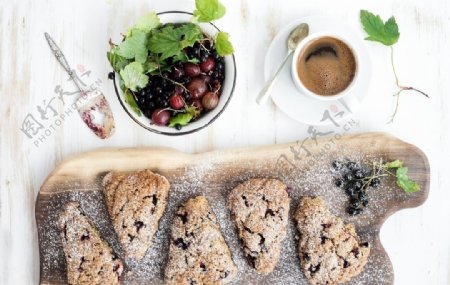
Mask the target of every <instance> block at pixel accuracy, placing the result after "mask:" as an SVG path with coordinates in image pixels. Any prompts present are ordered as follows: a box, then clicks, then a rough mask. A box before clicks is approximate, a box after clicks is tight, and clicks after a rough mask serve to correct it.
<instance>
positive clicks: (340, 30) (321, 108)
mask: <svg viewBox="0 0 450 285" xmlns="http://www.w3.org/2000/svg"><path fill="white" fill-rule="evenodd" d="M300 23H307V24H308V25H309V33H310V34H312V33H316V32H321V33H327V32H329V33H331V34H335V35H339V36H341V37H342V38H345V39H346V40H347V41H348V42H349V43H350V44H352V45H353V47H354V49H355V52H356V53H358V55H359V63H358V70H359V79H358V81H356V82H355V86H354V88H352V89H351V90H350V92H352V93H351V94H348V95H346V96H345V97H344V98H343V99H340V100H332V101H329V100H328V101H322V100H317V99H314V98H312V97H309V96H307V95H304V94H302V93H300V91H299V90H298V89H297V88H296V87H295V85H294V83H293V81H292V78H291V72H290V70H291V64H292V60H291V59H289V60H288V61H287V63H286V65H285V66H284V68H283V70H282V71H281V73H280V75H279V77H278V80H277V82H276V84H275V86H274V88H273V91H272V100H273V101H274V103H275V104H276V105H277V106H278V108H280V110H282V111H283V112H284V113H286V115H288V116H289V117H291V118H292V119H294V120H296V121H298V122H301V123H304V124H308V125H315V126H317V125H328V124H332V123H333V120H334V121H335V122H337V121H339V120H343V119H345V118H347V117H348V116H350V115H351V114H352V113H353V112H355V111H356V109H357V108H358V107H359V106H360V105H361V102H362V100H363V99H364V97H365V96H366V94H367V88H368V86H369V82H370V73H371V64H370V58H369V53H368V52H367V48H366V46H365V44H364V39H363V38H362V37H359V36H358V35H356V33H355V32H354V31H353V29H352V28H351V27H349V26H347V25H346V24H344V23H342V21H339V20H337V19H334V18H330V17H328V16H327V17H324V16H311V17H304V18H301V19H298V20H296V21H294V22H292V23H290V24H289V25H287V26H285V27H284V28H283V29H282V30H281V31H280V32H279V33H278V34H277V36H276V37H275V38H274V39H273V41H272V43H271V44H270V47H269V50H268V51H267V54H266V58H265V65H264V76H265V79H266V81H267V80H269V79H270V78H271V77H272V75H273V74H274V73H275V71H276V69H277V68H278V66H279V64H280V63H281V62H282V61H283V59H284V57H285V56H286V54H287V52H288V49H287V46H286V42H287V38H288V35H289V33H290V32H291V30H292V29H293V28H294V27H296V26H297V25H299V24H300ZM327 110H328V112H329V114H330V116H331V117H332V118H333V120H331V119H326V118H325V117H327V116H328V115H327Z"/></svg>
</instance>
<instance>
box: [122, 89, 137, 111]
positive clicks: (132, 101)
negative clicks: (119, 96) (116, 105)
mask: <svg viewBox="0 0 450 285" xmlns="http://www.w3.org/2000/svg"><path fill="white" fill-rule="evenodd" d="M125 102H126V103H127V104H128V105H129V106H130V107H131V109H132V110H133V112H135V113H136V115H138V116H141V110H140V109H139V107H138V105H137V103H136V100H135V99H134V96H133V93H132V92H131V91H130V89H126V90H125Z"/></svg>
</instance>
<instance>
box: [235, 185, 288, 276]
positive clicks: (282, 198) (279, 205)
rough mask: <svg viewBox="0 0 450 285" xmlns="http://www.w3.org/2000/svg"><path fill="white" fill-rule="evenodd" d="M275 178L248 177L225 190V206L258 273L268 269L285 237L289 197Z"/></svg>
mask: <svg viewBox="0 0 450 285" xmlns="http://www.w3.org/2000/svg"><path fill="white" fill-rule="evenodd" d="M286 190H287V187H286V185H285V184H284V183H283V182H281V181H280V180H277V179H250V180H248V181H246V182H244V183H242V184H240V185H238V186H237V187H236V188H234V189H233V190H231V192H230V193H229V194H228V208H229V209H230V211H231V219H232V220H233V221H234V223H235V225H236V227H237V229H238V233H239V238H240V239H241V240H242V243H243V247H244V254H245V257H246V259H247V260H248V262H249V264H250V265H251V266H252V267H253V268H255V270H256V271H258V272H259V273H261V274H264V275H266V274H269V273H271V272H272V271H273V270H274V268H275V266H276V265H277V263H278V260H279V258H280V251H281V243H282V242H283V240H284V238H285V237H286V232H287V225H288V215H289V203H290V198H289V195H288V192H287V191H286Z"/></svg>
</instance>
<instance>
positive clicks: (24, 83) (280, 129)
mask: <svg viewBox="0 0 450 285" xmlns="http://www.w3.org/2000/svg"><path fill="white" fill-rule="evenodd" d="M224 4H225V5H226V6H227V9H228V13H227V14H226V16H225V17H224V18H223V19H221V20H219V21H218V22H217V24H218V25H219V26H220V27H222V28H225V30H227V31H228V32H229V33H230V34H231V38H232V40H233V42H234V45H235V48H236V58H237V63H238V80H237V86H236V91H235V95H234V98H233V100H232V102H231V104H230V105H229V107H228V109H227V110H226V111H225V112H224V114H223V115H222V116H221V117H220V118H219V119H218V120H217V121H216V122H215V123H214V124H213V125H212V126H210V127H208V128H207V129H205V130H202V131H200V132H198V133H195V134H192V135H189V136H184V137H165V136H159V135H156V134H152V133H149V132H147V131H145V130H144V129H142V128H140V127H139V126H137V125H136V124H135V123H134V122H133V121H131V120H130V119H129V117H128V116H127V115H126V114H125V112H123V110H122V108H121V106H120V105H119V102H118V101H117V99H116V98H115V95H114V91H113V86H112V83H111V82H110V81H109V80H108V79H107V74H108V72H109V71H110V67H109V64H108V62H107V60H106V56H105V53H106V50H107V49H108V39H109V38H110V37H112V38H113V39H115V40H116V41H117V40H118V38H119V34H120V32H123V31H124V29H125V28H126V27H127V26H129V25H130V24H131V23H132V22H133V21H134V20H135V19H136V18H137V17H138V16H140V15H142V14H144V13H145V12H147V11H152V10H155V11H166V10H186V11H191V10H192V9H193V8H192V7H193V5H194V3H193V1H192V0H159V1H148V0H135V1H125V0H98V1H89V0H79V1H66V0H64V1H61V0H48V1H34V0H20V1H19V0H16V1H15V0H2V1H0V94H1V102H0V110H1V111H0V116H1V117H0V126H1V127H0V158H1V167H0V227H1V230H0V284H5V285H6V284H8V285H10V284H37V282H38V279H39V254H38V247H37V246H38V241H37V231H36V224H35V218H34V204H35V197H36V195H37V193H38V191H39V187H40V185H41V184H42V182H43V180H44V179H45V177H46V176H47V174H49V173H50V171H51V170H52V169H53V168H54V167H55V165H57V164H58V163H59V162H61V160H63V159H64V158H65V157H67V156H69V155H72V154H76V153H80V152H84V151H88V150H92V149H95V148H98V147H104V146H121V147H133V146H170V147H173V148H176V149H179V150H182V151H186V152H202V151H208V150H212V149H221V148H229V147H241V146H255V145H264V144H274V143H281V142H292V141H296V140H298V139H302V138H305V137H306V136H307V128H308V126H306V125H302V124H300V123H297V122H295V121H292V120H291V119H289V118H288V117H286V116H285V115H284V114H283V113H282V112H280V111H279V110H278V109H277V108H276V107H275V106H274V105H273V104H271V103H269V104H267V105H266V106H263V107H259V106H257V105H256V104H255V103H254V98H255V96H256V94H257V92H258V90H259V89H260V88H261V86H262V84H263V74H262V70H263V64H264V60H263V59H264V55H265V52H266V49H267V47H268V45H269V44H270V41H271V39H272V38H273V37H274V36H275V34H276V33H277V31H279V30H280V28H281V27H283V25H285V24H287V23H289V22H290V21H292V20H294V19H296V18H297V17H300V16H305V15H310V14H330V15H335V16H337V17H341V18H342V19H344V20H346V21H347V22H348V23H349V24H350V25H352V26H354V27H355V30H356V31H357V32H358V33H360V35H361V37H363V32H362V30H361V28H360V24H359V18H358V15H359V10H360V9H368V10H370V11H373V12H376V13H378V14H381V15H382V16H383V17H384V18H385V17H388V16H391V15H395V17H396V19H397V21H398V23H399V26H400V32H401V37H400V41H399V43H398V44H397V45H396V47H395V49H396V52H397V54H396V65H397V69H398V73H399V76H400V80H401V81H402V82H404V83H405V84H412V85H415V86H416V87H418V88H420V89H424V90H426V91H427V92H428V93H429V94H430V95H431V99H429V100H427V99H425V98H423V97H421V96H419V95H416V94H412V93H408V94H406V93H405V94H404V95H403V96H402V97H401V106H400V111H399V114H398V116H397V119H396V120H395V122H394V123H393V124H386V122H387V120H388V118H389V114H390V113H391V112H392V110H393V107H394V99H393V97H392V96H391V94H392V93H393V91H394V90H395V86H394V79H393V76H392V73H391V70H390V67H389V53H388V49H387V48H385V47H383V46H381V45H378V44H374V43H367V45H368V48H369V51H370V55H371V58H372V62H373V78H372V83H371V86H370V89H369V91H368V92H369V94H368V96H367V100H365V102H364V104H363V106H362V109H361V112H359V114H358V115H357V116H356V119H357V120H359V122H360V123H359V125H358V126H357V127H355V128H353V129H352V130H351V132H365V131H386V132H389V133H391V134H394V135H396V136H398V137H400V138H401V139H404V140H406V141H408V142H411V143H414V144H416V145H417V146H419V147H420V148H422V149H423V150H424V151H425V152H426V154H427V155H428V157H429V159H430V163H431V171H432V174H431V176H432V181H431V191H430V196H429V199H428V201H427V202H426V203H425V205H423V206H422V207H420V208H416V209H411V210H405V211H402V212H400V213H397V214H395V215H394V216H393V217H391V218H389V220H388V221H387V222H386V224H385V225H384V226H383V228H382V230H381V239H382V242H383V244H384V245H385V247H386V250H387V251H388V253H389V254H390V257H391V260H392V262H393V265H394V270H395V279H396V282H395V283H396V284H405V285H410V284H450V226H449V225H450V204H449V203H450V178H449V175H448V172H449V171H450V167H449V159H450V150H449V149H450V148H449V147H448V146H449V145H450V117H449V115H448V114H447V113H448V112H450V108H449V107H450V100H449V99H448V96H447V95H446V93H448V90H450V80H449V79H450V56H448V51H449V48H450V37H449V35H450V16H449V15H450V2H448V1H447V0H428V1H421V0H396V1H388V0H378V1H368V0H363V1H352V0H341V1H325V0H316V1H306V0H303V1H302V0H295V1H294V0H284V1H280V0H224ZM45 31H47V32H49V33H50V34H51V35H52V36H53V37H54V38H55V40H56V41H57V42H58V43H59V45H60V47H61V48H62V49H63V51H64V52H65V54H66V57H67V58H68V60H69V62H71V63H72V65H73V66H74V67H77V66H78V67H77V68H78V69H79V70H82V69H84V70H85V71H91V73H90V76H89V77H86V79H87V78H89V80H95V79H97V78H99V79H100V80H101V81H102V83H101V89H102V90H103V91H104V92H105V93H106V94H107V95H108V98H109V101H110V103H111V105H112V109H113V112H114V115H115V117H116V127H117V132H116V134H115V135H114V136H113V137H112V138H111V139H109V140H107V141H102V140H100V139H98V138H96V137H95V136H94V135H92V134H91V133H90V131H89V130H88V129H87V128H86V127H85V126H84V125H83V124H82V122H81V120H80V118H79V117H78V116H77V115H75V114H71V115H69V116H67V117H66V118H65V120H63V121H62V122H61V124H60V125H59V126H57V125H54V126H53V127H51V126H47V128H48V129H49V130H50V131H48V132H47V134H46V135H45V137H44V139H42V141H39V143H38V146H36V144H35V141H36V140H35V139H29V138H28V137H27V136H26V135H25V134H24V133H23V132H22V131H21V130H20V127H21V126H22V122H23V120H24V119H25V117H26V116H27V114H29V113H32V114H35V116H37V115H38V114H39V112H38V110H37V107H38V106H45V105H44V104H48V100H49V99H50V98H52V97H54V96H55V87H56V86H57V85H61V86H62V88H64V89H65V90H71V89H72V90H73V85H72V84H71V82H68V81H67V76H66V75H65V74H64V72H63V70H62V68H61V67H60V66H59V64H58V63H57V62H56V60H55V58H54V57H53V55H52V54H51V53H50V51H49V48H48V46H47V43H46V42H45V40H44V37H43V33H44V32H45ZM44 100H46V103H44V102H43V101H44ZM55 109H56V111H57V112H58V113H61V112H64V111H65V109H64V106H62V104H59V105H58V104H55ZM48 111H51V110H48ZM48 114H50V115H51V114H52V113H51V112H50V113H48ZM321 130H324V131H325V130H326V128H321Z"/></svg>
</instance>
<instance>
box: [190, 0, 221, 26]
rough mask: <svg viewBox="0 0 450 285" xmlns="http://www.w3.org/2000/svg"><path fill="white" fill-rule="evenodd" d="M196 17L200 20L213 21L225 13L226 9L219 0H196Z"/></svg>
mask: <svg viewBox="0 0 450 285" xmlns="http://www.w3.org/2000/svg"><path fill="white" fill-rule="evenodd" d="M195 8H196V9H195V10H194V17H195V18H196V19H197V21H199V22H211V21H214V20H217V19H220V18H222V17H223V15H225V12H226V9H225V7H224V6H223V5H222V4H221V3H220V2H219V0H195Z"/></svg>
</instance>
